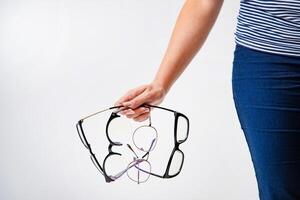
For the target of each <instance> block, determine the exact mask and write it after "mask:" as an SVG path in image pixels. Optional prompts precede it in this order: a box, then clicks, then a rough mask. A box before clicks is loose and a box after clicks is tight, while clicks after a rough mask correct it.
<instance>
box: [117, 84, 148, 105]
mask: <svg viewBox="0 0 300 200" xmlns="http://www.w3.org/2000/svg"><path fill="white" fill-rule="evenodd" d="M145 89H146V85H141V86H139V87H137V88H135V89H131V90H129V91H128V92H126V94H125V95H123V96H122V97H121V98H120V99H118V100H117V101H116V103H115V106H118V105H121V104H122V103H123V102H125V101H130V100H132V99H133V98H135V97H136V96H138V95H139V94H141V93H142V92H144V90H145Z"/></svg>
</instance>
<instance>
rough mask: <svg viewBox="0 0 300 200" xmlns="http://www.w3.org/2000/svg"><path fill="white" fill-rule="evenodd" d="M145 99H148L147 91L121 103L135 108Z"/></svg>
mask: <svg viewBox="0 0 300 200" xmlns="http://www.w3.org/2000/svg"><path fill="white" fill-rule="evenodd" d="M147 101H150V95H149V92H145V91H144V92H143V93H141V94H140V95H138V96H136V97H135V98H134V99H132V100H129V101H126V102H124V103H123V105H124V106H126V107H130V108H132V109H136V108H137V107H139V106H140V105H142V104H143V103H145V102H147Z"/></svg>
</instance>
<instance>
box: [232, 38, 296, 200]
mask: <svg viewBox="0 0 300 200" xmlns="http://www.w3.org/2000/svg"><path fill="white" fill-rule="evenodd" d="M232 92H233V99H234V104H235V108H236V111H237V116H238V119H239V122H240V127H241V129H242V131H243V133H244V136H245V139H246V142H247V144H248V148H249V152H250V155H251V160H252V163H253V167H254V170H255V176H256V180H257V185H258V191H259V197H260V199H261V200H300V57H296V56H286V55H278V54H273V53H266V52H262V51H257V50H253V49H250V48H247V47H244V46H241V45H238V44H236V47H235V50H234V59H233V68H232Z"/></svg>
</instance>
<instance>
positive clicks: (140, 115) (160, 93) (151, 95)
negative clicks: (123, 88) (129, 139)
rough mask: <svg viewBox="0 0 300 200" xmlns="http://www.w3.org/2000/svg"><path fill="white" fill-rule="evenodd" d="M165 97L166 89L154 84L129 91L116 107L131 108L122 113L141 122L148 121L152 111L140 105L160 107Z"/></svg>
mask: <svg viewBox="0 0 300 200" xmlns="http://www.w3.org/2000/svg"><path fill="white" fill-rule="evenodd" d="M165 95H166V89H165V88H164V87H163V86H162V85H161V84H159V83H158V82H152V83H150V84H145V85H141V86H139V87H137V88H134V89H131V90H129V91H128V92H126V93H125V95H124V96H122V97H121V98H120V99H119V100H118V101H117V102H116V103H115V106H118V105H122V106H125V107H129V108H128V109H125V110H123V111H121V112H120V113H121V114H122V115H126V117H128V118H132V119H133V120H135V121H139V122H141V121H144V120H146V119H148V117H149V114H150V113H149V112H150V110H149V109H148V108H145V107H143V106H140V105H142V104H143V103H148V104H151V105H158V104H160V103H161V102H162V101H163V99H164V97H165Z"/></svg>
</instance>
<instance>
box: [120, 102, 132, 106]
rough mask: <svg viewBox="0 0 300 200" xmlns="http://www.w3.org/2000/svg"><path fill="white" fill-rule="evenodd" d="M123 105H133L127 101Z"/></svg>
mask: <svg viewBox="0 0 300 200" xmlns="http://www.w3.org/2000/svg"><path fill="white" fill-rule="evenodd" d="M122 105H123V106H128V107H130V106H131V103H130V102H128V101H127V102H123V103H122Z"/></svg>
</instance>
